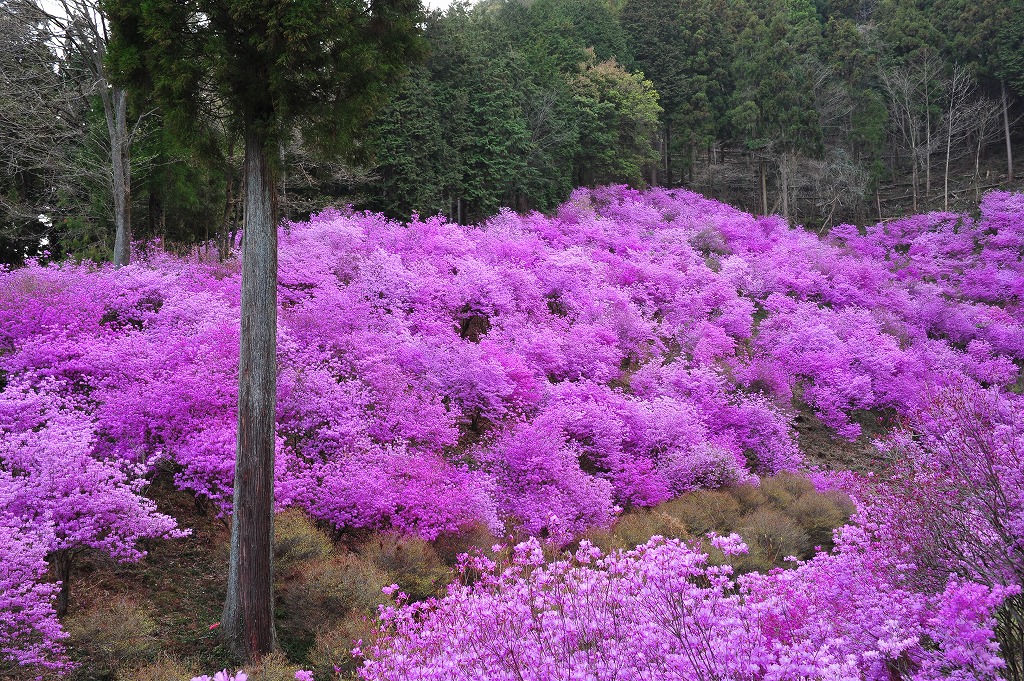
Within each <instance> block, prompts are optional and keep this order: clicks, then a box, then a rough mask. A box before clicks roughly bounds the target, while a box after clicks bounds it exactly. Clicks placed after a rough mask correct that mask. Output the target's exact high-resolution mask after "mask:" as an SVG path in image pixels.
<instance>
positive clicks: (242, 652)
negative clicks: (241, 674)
mask: <svg viewBox="0 0 1024 681" xmlns="http://www.w3.org/2000/svg"><path fill="white" fill-rule="evenodd" d="M274 191H275V184H274V177H273V173H272V171H271V167H270V163H269V162H268V159H267V146H266V142H265V141H264V139H263V138H262V137H261V136H260V135H259V134H257V133H254V132H253V131H251V130H250V131H247V132H246V135H245V232H244V236H243V238H244V244H245V245H244V252H243V255H242V310H241V316H242V321H241V345H240V348H239V358H238V442H237V449H236V454H235V490H234V512H233V515H232V524H231V560H230V563H229V568H228V594H227V599H226V601H225V603H224V612H223V615H222V616H221V626H222V627H223V630H224V635H225V637H226V638H227V641H228V643H229V645H230V646H231V648H232V649H233V650H234V652H235V653H236V654H238V655H239V656H241V657H242V658H243V659H245V660H247V661H252V660H254V659H257V658H258V657H260V656H262V655H265V654H267V653H269V652H271V651H272V650H273V649H274V648H275V647H276V645H277V640H276V634H275V631H274V598H273V585H274V577H273V537H274V444H275V412H276V404H277V355H276V353H277V217H276V216H277V201H276V200H275V196H274Z"/></svg>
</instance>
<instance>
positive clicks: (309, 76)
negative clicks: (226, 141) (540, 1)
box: [105, 0, 421, 153]
mask: <svg viewBox="0 0 1024 681" xmlns="http://www.w3.org/2000/svg"><path fill="white" fill-rule="evenodd" d="M105 8H106V10H107V12H108V13H109V16H110V20H111V24H112V27H113V39H112V41H111V48H110V53H109V55H108V56H109V59H110V63H111V65H112V66H113V67H114V69H115V72H117V73H118V74H120V77H121V79H122V81H123V82H125V83H129V84H131V85H132V86H133V87H135V88H136V89H138V90H139V91H141V92H145V93H148V94H149V95H150V96H151V97H152V99H153V100H154V101H155V102H157V103H158V104H159V105H160V107H161V111H162V112H163V115H164V117H165V119H166V120H167V121H168V125H169V126H170V127H171V128H172V129H174V130H175V131H178V132H182V133H183V132H189V133H191V135H192V137H193V138H194V139H196V138H198V139H202V137H203V135H204V134H206V133H208V130H209V128H208V127H204V125H209V124H211V123H212V121H214V120H218V119H220V118H224V117H226V118H227V119H228V121H229V122H230V124H231V125H232V126H234V127H235V129H239V130H240V129H243V128H244V129H246V130H249V131H252V132H253V133H255V134H257V135H259V136H260V137H261V138H263V139H265V140H266V143H267V144H268V145H271V146H273V145H277V144H279V143H280V142H281V141H282V140H283V138H284V136H285V135H286V134H288V132H289V131H290V130H291V129H292V126H293V125H299V126H301V127H302V129H303V136H304V139H306V140H307V141H308V142H309V143H310V144H311V146H313V147H314V148H317V149H322V150H323V151H324V152H325V153H330V152H337V151H342V150H344V151H352V150H353V142H354V140H356V139H357V136H356V135H355V133H356V132H357V131H358V130H359V129H360V127H361V125H362V124H363V122H364V121H365V120H366V119H367V118H368V117H369V116H370V115H372V113H373V110H374V108H375V107H376V106H378V105H379V104H380V103H381V102H383V101H384V100H385V99H386V97H387V94H388V90H389V88H390V87H391V85H392V84H393V83H394V82H395V81H396V80H398V79H399V78H400V77H401V76H402V75H403V73H404V72H405V70H406V64H407V63H408V61H409V59H410V57H412V56H413V55H414V54H415V52H416V50H417V49H418V45H419V43H418V40H417V30H416V26H417V23H418V22H419V21H420V18H421V15H420V12H419V4H418V3H417V2H415V1H414V0H374V1H373V2H370V3H369V4H366V3H364V2H360V1H358V0H347V1H335V2H329V3H325V2H314V1H313V0H306V1H304V2H281V1H278V0H262V1H260V0H249V1H241V0H239V1H231V0H192V1H190V2H169V1H168V2H151V3H145V4H144V5H139V4H138V3H136V2H130V1H128V0H107V2H106V3H105Z"/></svg>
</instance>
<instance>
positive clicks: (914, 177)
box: [910, 155, 918, 213]
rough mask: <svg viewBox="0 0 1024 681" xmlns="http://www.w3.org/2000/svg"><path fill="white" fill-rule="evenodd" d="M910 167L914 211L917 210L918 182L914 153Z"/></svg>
mask: <svg viewBox="0 0 1024 681" xmlns="http://www.w3.org/2000/svg"><path fill="white" fill-rule="evenodd" d="M910 167H911V169H912V170H911V174H912V176H913V184H914V212H915V213H916V212H917V183H918V178H917V158H916V155H915V158H914V160H913V163H911V164H910Z"/></svg>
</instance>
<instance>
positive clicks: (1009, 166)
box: [999, 81, 1013, 182]
mask: <svg viewBox="0 0 1024 681" xmlns="http://www.w3.org/2000/svg"><path fill="white" fill-rule="evenodd" d="M999 87H1000V89H1001V91H1002V96H1003V132H1004V133H1005V135H1006V181H1007V182H1013V145H1012V144H1011V143H1010V111H1009V109H1010V107H1009V105H1008V104H1007V103H1006V83H1005V82H1004V81H999Z"/></svg>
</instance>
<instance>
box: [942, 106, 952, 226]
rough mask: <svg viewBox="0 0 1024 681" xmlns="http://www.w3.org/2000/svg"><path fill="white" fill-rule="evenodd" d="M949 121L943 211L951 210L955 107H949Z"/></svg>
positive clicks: (943, 183)
mask: <svg viewBox="0 0 1024 681" xmlns="http://www.w3.org/2000/svg"><path fill="white" fill-rule="evenodd" d="M949 109H950V111H949V119H950V120H949V121H947V123H946V168H945V171H944V173H943V178H942V210H946V211H948V210H949V154H950V152H951V151H952V148H953V105H952V104H950V107H949Z"/></svg>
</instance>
